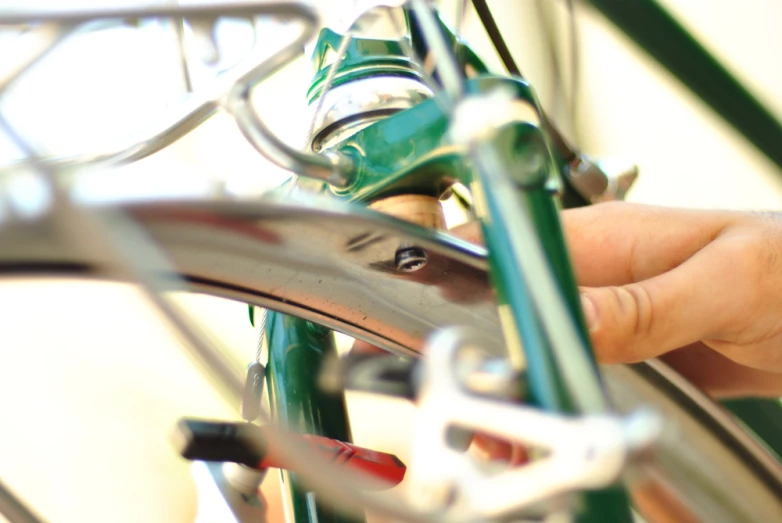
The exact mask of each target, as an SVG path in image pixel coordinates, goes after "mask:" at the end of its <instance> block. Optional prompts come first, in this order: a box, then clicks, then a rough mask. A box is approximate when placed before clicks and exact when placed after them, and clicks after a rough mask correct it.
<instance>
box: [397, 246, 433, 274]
mask: <svg viewBox="0 0 782 523" xmlns="http://www.w3.org/2000/svg"><path fill="white" fill-rule="evenodd" d="M394 261H395V262H396V268H397V270H399V271H401V272H415V271H417V270H420V269H423V268H424V266H425V265H426V262H428V261H429V257H428V256H427V255H426V251H425V250H423V249H422V248H420V247H400V248H399V249H397V251H396V256H394Z"/></svg>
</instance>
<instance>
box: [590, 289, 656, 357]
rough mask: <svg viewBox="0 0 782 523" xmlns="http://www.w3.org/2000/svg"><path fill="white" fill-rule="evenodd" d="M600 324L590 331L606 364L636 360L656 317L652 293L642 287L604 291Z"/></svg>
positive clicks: (599, 354) (596, 347)
mask: <svg viewBox="0 0 782 523" xmlns="http://www.w3.org/2000/svg"><path fill="white" fill-rule="evenodd" d="M601 291H602V292H603V293H605V294H604V299H603V300H601V301H602V303H601V305H602V306H601V307H600V309H601V311H600V316H601V322H600V325H599V327H598V328H597V329H596V330H594V331H593V332H591V335H592V342H593V344H594V345H595V349H596V350H597V352H598V356H599V359H600V360H601V361H602V362H604V363H622V362H628V361H635V360H636V359H637V358H634V357H633V354H635V353H636V352H638V351H637V350H636V349H637V346H639V345H642V344H644V343H645V341H646V339H647V337H648V336H649V335H650V333H651V332H652V328H653V323H654V322H653V320H654V316H653V314H652V299H651V295H650V294H649V291H648V290H647V289H646V288H645V287H644V286H643V285H640V284H630V285H625V286H621V287H619V286H615V287H604V288H603V289H601Z"/></svg>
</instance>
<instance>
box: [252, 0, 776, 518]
mask: <svg viewBox="0 0 782 523" xmlns="http://www.w3.org/2000/svg"><path fill="white" fill-rule="evenodd" d="M591 2H592V3H593V4H594V5H595V6H596V7H597V8H598V9H599V10H600V11H601V12H602V13H604V14H605V15H606V16H607V17H608V18H609V19H610V20H612V21H613V22H614V23H616V24H617V25H618V26H619V27H620V28H621V29H623V30H624V31H625V32H627V33H628V34H629V35H631V36H633V37H635V38H636V40H637V41H638V42H639V43H640V44H642V45H643V46H644V47H647V48H649V49H650V52H651V53H652V54H653V56H654V57H656V58H657V59H659V60H660V61H661V63H663V64H664V65H666V66H667V67H669V69H671V71H672V72H674V74H676V75H677V76H679V77H680V78H682V80H683V81H684V82H685V83H686V84H687V85H689V86H691V87H692V88H693V90H695V92H696V94H699V95H700V96H703V97H704V99H705V100H706V101H707V102H709V103H711V104H712V106H713V107H714V108H715V109H716V110H717V111H718V112H720V114H722V115H723V116H724V117H725V118H726V119H727V120H728V121H729V122H730V123H732V124H733V125H735V126H736V127H737V128H738V129H739V130H740V131H741V132H742V133H743V134H745V136H747V137H748V138H749V139H750V140H751V141H753V143H755V144H756V145H757V146H758V147H759V148H760V149H761V150H762V151H764V152H765V153H766V154H767V155H768V156H769V157H770V158H772V159H773V160H774V161H775V162H777V164H778V165H782V159H781V158H780V157H779V154H778V153H779V151H782V148H779V144H780V143H782V127H781V126H779V123H778V122H776V121H775V120H773V118H770V117H769V115H768V113H767V112H765V110H763V109H762V106H760V105H759V104H757V102H756V101H755V100H754V99H753V98H752V97H751V96H750V95H749V94H748V93H746V91H744V90H743V89H740V88H739V89H738V90H736V89H735V85H734V84H736V85H739V84H737V83H736V82H735V80H733V79H732V77H730V75H729V74H728V73H727V71H725V70H724V68H721V67H720V66H719V64H718V62H716V60H714V59H713V58H712V57H711V56H710V55H708V53H707V52H706V51H705V50H704V49H703V48H701V47H700V46H699V45H698V44H697V42H695V40H693V39H692V38H691V37H690V36H689V35H688V34H687V33H686V32H685V31H684V29H683V28H682V27H681V26H679V25H678V24H676V23H675V22H674V21H673V19H672V18H670V16H668V15H667V14H666V13H665V11H664V10H663V9H662V8H661V7H660V6H658V5H657V4H656V3H654V2H652V1H647V2H633V3H632V4H633V6H632V7H631V6H629V5H628V3H624V2H618V1H612V0H607V1H605V0H591ZM638 8H643V9H644V12H648V13H649V16H650V18H643V17H639V16H636V15H634V14H632V10H633V9H638ZM407 20H408V28H409V29H410V40H409V42H408V44H409V47H410V48H412V49H415V50H416V51H417V52H418V53H419V55H421V56H425V55H426V53H427V52H428V48H427V45H426V41H425V39H423V38H422V37H421V34H420V33H421V31H420V27H419V25H418V23H417V20H416V18H415V16H413V15H412V14H411V13H410V12H408V13H407ZM650 20H651V22H650ZM652 22H653V23H652ZM650 24H651V25H650ZM441 29H442V31H443V34H444V35H445V36H446V37H447V41H448V42H449V43H450V45H451V50H452V51H453V54H454V55H455V57H456V59H457V60H458V63H459V66H460V67H461V69H462V71H461V72H462V73H463V76H465V77H466V76H467V74H466V71H467V69H468V68H470V69H471V70H472V76H473V77H472V78H470V79H469V80H465V82H464V90H465V92H466V93H468V95H471V96H475V95H480V94H486V93H489V92H491V91H493V90H495V89H497V88H504V89H505V90H506V91H508V92H510V93H512V97H513V99H515V100H518V101H520V102H523V103H526V104H529V105H531V106H532V107H534V108H536V109H537V111H538V113H540V107H539V104H538V102H537V99H536V98H535V96H534V93H533V92H532V90H531V89H530V87H529V85H527V84H526V83H525V82H524V81H523V80H522V79H519V78H508V77H500V76H493V75H491V74H489V73H488V70H487V69H486V67H485V65H483V63H482V62H481V61H480V59H479V58H478V57H477V56H476V55H475V53H473V52H472V51H471V50H470V49H469V47H468V46H467V45H466V44H465V43H464V42H462V41H460V40H459V39H458V38H457V37H456V36H455V35H454V34H453V33H452V32H451V31H449V30H448V28H447V27H446V26H445V25H444V24H441ZM663 35H664V36H663ZM671 35H673V36H671ZM335 36H336V35H335V33H333V32H331V31H329V30H324V32H322V33H321V39H320V40H319V43H318V46H317V47H316V56H315V57H314V59H315V61H316V64H317V63H323V56H325V54H326V53H327V52H329V51H336V47H337V46H338V45H339V42H338V40H336V39H335ZM671 38H675V39H676V42H677V46H676V48H675V49H673V51H672V48H671V46H666V45H662V44H661V42H662V41H663V40H669V39H671ZM658 44H659V45H658ZM403 49H404V46H403V45H401V44H400V42H395V41H377V40H374V41H368V40H361V39H355V40H354V41H353V42H351V44H350V47H349V48H348V51H347V53H346V55H345V58H344V59H343V60H342V62H341V63H340V64H339V69H338V71H337V74H336V78H337V81H338V82H343V83H344V82H350V81H352V80H354V79H357V78H358V77H359V76H358V75H359V74H366V73H365V72H364V73H360V72H361V71H366V70H367V66H368V65H370V66H372V67H378V68H380V70H382V67H388V68H389V69H393V70H394V71H395V73H394V74H399V75H406V76H408V77H415V75H416V74H417V73H416V72H415V68H413V67H410V65H409V64H408V63H407V62H406V59H407V58H408V57H406V56H403V55H402V54H401V53H402V50H403ZM677 53H679V55H678V56H684V55H686V56H691V57H693V59H692V60H688V61H687V67H686V68H685V69H684V70H682V69H681V67H679V66H678V65H681V64H678V65H677V62H676V60H677V59H678V58H677ZM715 64H716V65H715ZM351 68H353V69H351ZM327 70H328V68H327V66H324V67H321V69H320V70H319V71H318V73H317V74H316V78H315V81H314V83H313V88H312V89H311V90H310V95H311V98H310V103H311V104H312V103H313V101H314V100H315V99H317V96H318V93H319V90H321V88H322V85H323V82H324V80H325V77H326V72H327ZM476 75H477V76H476ZM703 75H706V77H707V78H709V79H710V80H709V81H706V82H704V81H703ZM719 86H723V87H725V86H727V87H728V88H731V89H733V90H729V91H726V93H728V92H729V93H732V94H725V97H729V98H731V101H733V102H736V103H738V104H739V105H741V107H743V109H742V110H740V111H738V113H736V112H735V111H731V110H728V109H726V107H728V106H729V105H730V103H729V100H727V99H726V98H725V97H722V98H721V97H720V95H719V92H720V87H719ZM714 91H716V93H717V94H715V92H714ZM452 116H453V115H452V114H451V113H450V112H449V106H448V104H447V103H444V102H443V100H442V99H437V98H433V99H430V100H427V101H425V102H422V103H420V104H418V105H416V106H414V107H412V108H410V109H407V110H404V111H401V112H398V113H396V114H392V115H390V116H387V117H386V118H384V119H381V120H379V121H377V122H375V123H373V124H371V125H369V126H368V127H366V128H364V129H362V130H360V131H358V132H357V133H355V134H354V135H352V136H350V137H349V138H347V139H345V140H344V141H343V142H341V143H340V144H338V145H337V146H335V147H334V150H335V151H336V152H338V153H341V154H343V155H346V156H348V157H350V159H351V160H352V161H353V162H354V165H355V166H356V172H355V175H354V177H353V179H352V182H351V183H350V185H348V186H347V187H345V188H342V189H339V190H337V189H331V188H328V189H326V190H327V191H330V193H331V194H332V195H333V196H334V197H335V198H340V199H344V200H348V201H353V202H357V203H362V204H367V203H370V202H372V201H374V200H377V199H381V198H384V197H388V196H393V195H397V194H425V195H431V196H440V195H442V194H443V192H444V191H445V190H447V188H448V187H449V186H450V185H451V184H452V183H454V182H456V181H459V182H462V183H464V184H466V185H470V186H471V188H472V189H473V193H474V195H475V196H476V207H477V210H478V217H479V219H480V221H481V224H482V228H483V234H484V238H485V241H486V244H487V247H488V252H489V259H488V262H489V267H490V276H491V279H492V283H493V286H494V288H495V291H496V293H497V302H498V311H499V315H500V318H501V323H502V326H503V330H504V334H505V339H506V343H507V346H508V351H509V357H510V358H511V360H513V361H516V362H520V364H523V366H524V368H525V369H526V373H527V379H528V384H529V393H528V396H527V398H526V401H528V402H531V403H534V404H537V405H539V406H540V407H542V408H544V409H546V410H550V411H554V412H561V413H582V412H600V411H606V410H609V409H610V405H608V403H607V401H606V400H605V396H604V395H603V392H602V385H601V382H600V380H599V375H598V373H597V370H596V364H595V360H594V357H593V355H592V352H591V348H590V342H589V337H588V334H587V331H586V329H585V325H584V321H583V318H582V313H581V308H580V305H579V297H578V290H577V287H576V283H575V278H574V276H573V272H572V269H571V265H570V262H569V258H568V254H567V249H566V246H565V242H564V238H563V234H562V230H561V225H560V222H559V216H558V212H559V203H558V199H557V196H556V195H555V194H554V193H553V192H552V190H551V188H550V187H551V183H550V182H551V180H552V178H557V177H561V176H563V175H564V173H563V168H564V162H563V160H562V158H558V157H557V156H556V153H555V152H554V149H553V148H552V146H551V144H550V139H549V137H548V136H547V135H546V133H545V131H544V130H543V129H541V128H540V127H538V126H535V125H531V124H530V123H525V122H516V123H510V124H508V125H506V126H503V127H502V128H501V129H498V130H497V132H496V134H495V135H494V137H493V138H492V139H491V140H489V141H485V142H482V143H478V144H473V146H472V148H471V150H470V152H472V158H474V159H477V160H476V161H474V162H467V161H465V156H466V154H467V152H468V150H467V147H465V146H464V144H457V143H454V142H453V141H452V139H451V137H450V136H449V129H450V127H451V124H452ZM769 133H770V134H769ZM769 136H773V137H776V138H775V140H776V142H775V143H776V148H774V147H771V146H770V145H769V142H768V140H767V138H768V137H769ZM495 171H496V172H505V173H509V176H508V179H507V182H509V183H510V185H509V186H496V185H494V184H493V183H486V182H487V180H488V179H494V178H493V177H489V176H488V174H490V173H491V172H495ZM500 181H501V180H500ZM498 183H499V182H498ZM324 187H325V186H324ZM514 212H515V213H521V214H519V216H520V217H521V218H523V219H525V220H528V222H529V223H530V224H531V226H532V230H533V232H534V237H533V238H532V239H531V241H532V242H533V243H535V244H537V246H538V248H539V249H540V251H541V252H542V254H543V255H544V256H545V262H546V263H545V267H543V268H541V267H538V268H537V270H538V273H535V272H534V271H532V272H530V270H529V267H527V268H525V266H524V264H525V262H524V259H526V258H527V255H526V254H525V253H524V249H525V248H529V246H530V245H529V244H528V245H520V243H519V242H520V240H519V238H518V230H511V227H512V226H514V224H515V223H516V222H514V221H513V220H511V219H508V216H509V215H511V214H513V213H514ZM527 240H528V241H529V240H530V238H527ZM522 258H524V259H522ZM541 271H542V272H541ZM547 275H548V276H550V277H551V278H552V279H553V282H554V284H555V290H554V294H555V295H556V297H555V301H556V300H559V303H561V304H562V305H564V308H565V309H564V310H565V311H566V317H562V316H560V318H564V321H565V322H566V323H567V324H569V328H570V330H571V331H572V332H573V333H574V334H575V337H574V338H571V341H574V343H573V347H570V350H571V356H572V357H574V358H576V359H580V361H581V362H582V365H581V367H579V373H578V374H574V373H572V372H570V373H568V372H565V369H564V367H565V366H566V365H571V362H569V361H563V359H562V354H559V356H557V355H556V351H555V350H554V347H553V346H552V343H553V341H552V337H555V336H554V334H555V333H553V332H552V330H554V329H552V326H551V325H546V322H545V321H544V319H545V317H544V316H543V314H544V312H542V311H541V304H540V303H539V301H540V300H539V299H538V298H539V295H538V296H537V297H536V296H535V295H534V292H532V287H533V285H532V284H533V283H534V282H532V281H531V279H535V278H539V277H541V276H547ZM555 305H556V304H555ZM544 308H545V307H544ZM563 327H564V325H563ZM565 330H567V329H565ZM267 336H268V338H267V339H268V340H269V353H270V355H269V383H268V386H269V391H270V397H271V400H272V408H273V411H274V413H275V415H276V416H278V417H280V418H282V419H283V420H285V421H286V422H288V423H289V424H292V425H293V426H292V428H294V429H297V430H299V431H301V432H308V433H316V434H321V435H325V436H329V437H334V438H338V439H343V440H349V436H350V431H349V425H348V422H347V417H346V415H345V407H344V400H343V399H342V398H339V397H333V396H331V397H327V396H325V395H324V394H323V393H322V392H320V391H319V390H318V388H317V384H316V381H317V380H316V373H317V369H318V368H319V366H320V363H321V362H322V360H323V358H324V357H325V356H326V355H327V354H329V353H331V352H333V350H334V348H333V337H332V336H331V335H330V333H328V332H327V331H326V330H324V329H320V328H318V327H315V326H313V325H312V324H310V323H308V322H304V321H302V320H297V319H295V318H291V317H287V316H285V315H282V314H277V313H270V314H269V321H268V323H267ZM561 339H562V338H560V341H561ZM560 345H561V343H560ZM522 347H523V349H522ZM763 406H764V409H765V411H764V412H766V413H769V412H771V411H773V412H775V413H776V414H775V419H774V420H771V423H773V422H775V421H777V420H779V419H782V416H780V413H782V411H781V410H780V408H781V407H780V405H779V403H778V402H774V404H773V405H772V404H769V403H768V402H765V403H764V405H763ZM734 411H735V412H736V413H737V414H738V415H740V416H741V417H742V419H744V420H745V422H746V423H747V424H748V425H749V426H750V427H751V428H753V429H754V430H755V431H756V432H757V433H759V434H767V433H769V430H768V427H769V426H768V423H769V421H768V420H767V419H766V418H764V417H758V416H757V415H754V414H753V413H757V412H758V411H757V409H755V408H753V404H752V403H751V402H749V403H748V402H744V403H742V404H741V409H739V408H736V407H734ZM764 420H765V421H764ZM772 433H773V432H772ZM772 443H777V445H775V447H776V448H774V450H776V451H777V452H778V453H780V451H782V448H779V446H782V443H779V442H778V438H777V440H776V441H772ZM285 487H286V489H289V491H290V495H291V497H292V510H293V515H294V518H295V521H296V522H297V523H304V522H309V523H313V522H315V521H321V522H322V521H343V520H344V519H342V517H341V516H339V515H336V514H334V513H329V512H328V511H325V509H323V508H322V507H320V506H319V505H318V504H317V503H316V504H314V505H313V503H312V500H311V499H308V497H307V496H308V494H307V493H306V492H303V491H302V490H301V489H299V488H298V486H297V484H296V481H295V478H294V477H292V478H291V479H290V480H289V481H288V483H287V484H286V485H285ZM580 507H581V510H580V513H579V515H578V520H579V521H584V522H586V521H594V522H601V523H614V522H615V523H625V522H630V521H632V516H631V513H630V510H629V500H628V496H627V494H626V493H625V491H624V489H622V488H620V487H616V488H609V489H605V490H603V491H599V492H588V493H585V494H584V495H583V496H582V497H581V502H580Z"/></svg>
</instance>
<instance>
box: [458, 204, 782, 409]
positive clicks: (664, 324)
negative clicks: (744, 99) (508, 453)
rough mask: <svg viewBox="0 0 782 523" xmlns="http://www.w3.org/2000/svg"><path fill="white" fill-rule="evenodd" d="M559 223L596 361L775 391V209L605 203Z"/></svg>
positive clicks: (781, 270)
mask: <svg viewBox="0 0 782 523" xmlns="http://www.w3.org/2000/svg"><path fill="white" fill-rule="evenodd" d="M562 221H563V227H564V231H565V236H566V240H567V243H568V247H569V249H570V253H571V258H572V263H573V267H574V270H575V273H576V279H577V281H578V284H579V286H580V290H581V297H582V307H583V309H584V314H585V317H586V318H587V322H588V324H589V332H590V337H591V338H592V343H593V345H594V349H595V353H596V355H597V358H598V359H599V360H600V361H601V362H602V363H633V362H638V361H642V360H645V359H648V358H654V357H661V358H662V359H664V360H665V361H666V362H668V363H669V364H671V365H672V366H673V367H674V368H676V369H677V370H678V371H679V372H680V373H682V374H683V375H685V377H687V378H688V379H690V381H692V382H693V383H694V384H695V385H698V386H700V387H701V388H703V389H704V390H706V391H707V392H708V393H710V394H712V395H713V396H718V397H737V396H750V395H751V396H780V395H782V216H778V215H775V214H770V213H742V212H731V211H696V210H684V209H672V208H664V207H654V206H648V205H637V204H628V203H605V204H600V205H594V206H591V207H585V208H582V209H573V210H567V211H564V212H563V213H562ZM453 232H454V233H455V234H457V235H459V236H461V237H463V238H465V239H467V240H470V241H474V242H478V241H480V240H481V238H480V231H479V228H478V226H477V224H468V225H466V226H463V227H460V228H458V229H455V230H454V231H453Z"/></svg>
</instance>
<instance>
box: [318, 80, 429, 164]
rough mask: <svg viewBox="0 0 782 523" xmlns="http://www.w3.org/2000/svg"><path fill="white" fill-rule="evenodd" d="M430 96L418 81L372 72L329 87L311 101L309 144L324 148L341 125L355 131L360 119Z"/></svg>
mask: <svg viewBox="0 0 782 523" xmlns="http://www.w3.org/2000/svg"><path fill="white" fill-rule="evenodd" d="M431 96H432V90H431V89H429V87H427V86H426V85H424V84H423V83H422V82H420V81H418V80H415V79H413V78H405V77H402V76H373V77H369V78H362V79H360V80H354V81H352V82H348V83H345V84H342V85H338V86H336V87H332V88H331V89H330V90H328V91H327V92H326V94H325V96H323V97H322V98H321V97H319V98H318V99H317V101H316V102H313V104H312V106H313V114H312V122H313V124H312V132H311V133H310V135H311V136H312V148H313V150H315V151H319V150H320V149H322V148H324V146H325V144H327V143H329V142H330V141H331V138H332V136H333V135H334V134H335V133H339V132H340V131H341V130H342V129H343V128H344V127H345V126H348V125H349V126H350V127H351V128H352V129H354V132H357V131H358V130H359V129H360V127H357V124H360V123H361V122H364V121H370V122H371V121H374V120H376V119H377V118H379V117H384V116H388V115H389V114H391V113H394V112H397V111H402V110H404V109H409V108H411V107H413V106H414V105H416V104H418V103H420V102H422V101H424V100H426V99H427V98H430V97H431ZM344 138H345V136H344V135H343V136H342V139H344Z"/></svg>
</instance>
